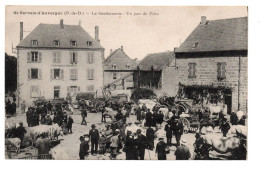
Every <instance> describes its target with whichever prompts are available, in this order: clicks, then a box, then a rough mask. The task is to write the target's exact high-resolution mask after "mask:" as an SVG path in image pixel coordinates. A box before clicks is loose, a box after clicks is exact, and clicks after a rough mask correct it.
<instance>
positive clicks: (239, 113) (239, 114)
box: [237, 111, 245, 120]
mask: <svg viewBox="0 0 260 171" xmlns="http://www.w3.org/2000/svg"><path fill="white" fill-rule="evenodd" d="M244 115H245V114H244V112H243V111H237V119H238V120H240V119H241V118H242V117H243V116H244Z"/></svg>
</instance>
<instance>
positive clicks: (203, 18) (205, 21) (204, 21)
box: [200, 16, 207, 25]
mask: <svg viewBox="0 0 260 171" xmlns="http://www.w3.org/2000/svg"><path fill="white" fill-rule="evenodd" d="M206 23H207V18H206V16H201V21H200V24H202V25H205V24H206Z"/></svg>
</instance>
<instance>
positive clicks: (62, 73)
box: [60, 69, 64, 80]
mask: <svg viewBox="0 0 260 171" xmlns="http://www.w3.org/2000/svg"><path fill="white" fill-rule="evenodd" d="M60 78H61V80H64V70H63V69H61V70H60Z"/></svg>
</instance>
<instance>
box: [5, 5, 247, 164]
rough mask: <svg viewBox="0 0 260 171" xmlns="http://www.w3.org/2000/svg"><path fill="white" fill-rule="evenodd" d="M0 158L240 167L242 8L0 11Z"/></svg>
mask: <svg viewBox="0 0 260 171" xmlns="http://www.w3.org/2000/svg"><path fill="white" fill-rule="evenodd" d="M5 13H6V18H5V158H6V159H22V160H25V159H31V160H38V159H45V160H79V159H80V160H246V159H247V158H248V157H247V132H248V131H247V128H248V122H247V119H248V57H247V56H248V8H247V7H246V6H239V7H238V6H218V7H217V6H216V7H214V6H210V7H207V6H203V7H199V6H196V7H192V6H189V7H188V6H178V7H174V6H171V7H162V6H161V7H151V6H150V7H148V6H147V7H145V6H142V7H139V6H133V7H131V6H121V7H120V6H114V7H113V6H6V12H5Z"/></svg>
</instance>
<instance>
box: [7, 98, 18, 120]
mask: <svg viewBox="0 0 260 171" xmlns="http://www.w3.org/2000/svg"><path fill="white" fill-rule="evenodd" d="M5 112H6V114H7V117H10V116H15V115H16V100H15V98H13V101H12V102H11V101H10V99H8V100H7V102H6V103H5Z"/></svg>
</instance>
